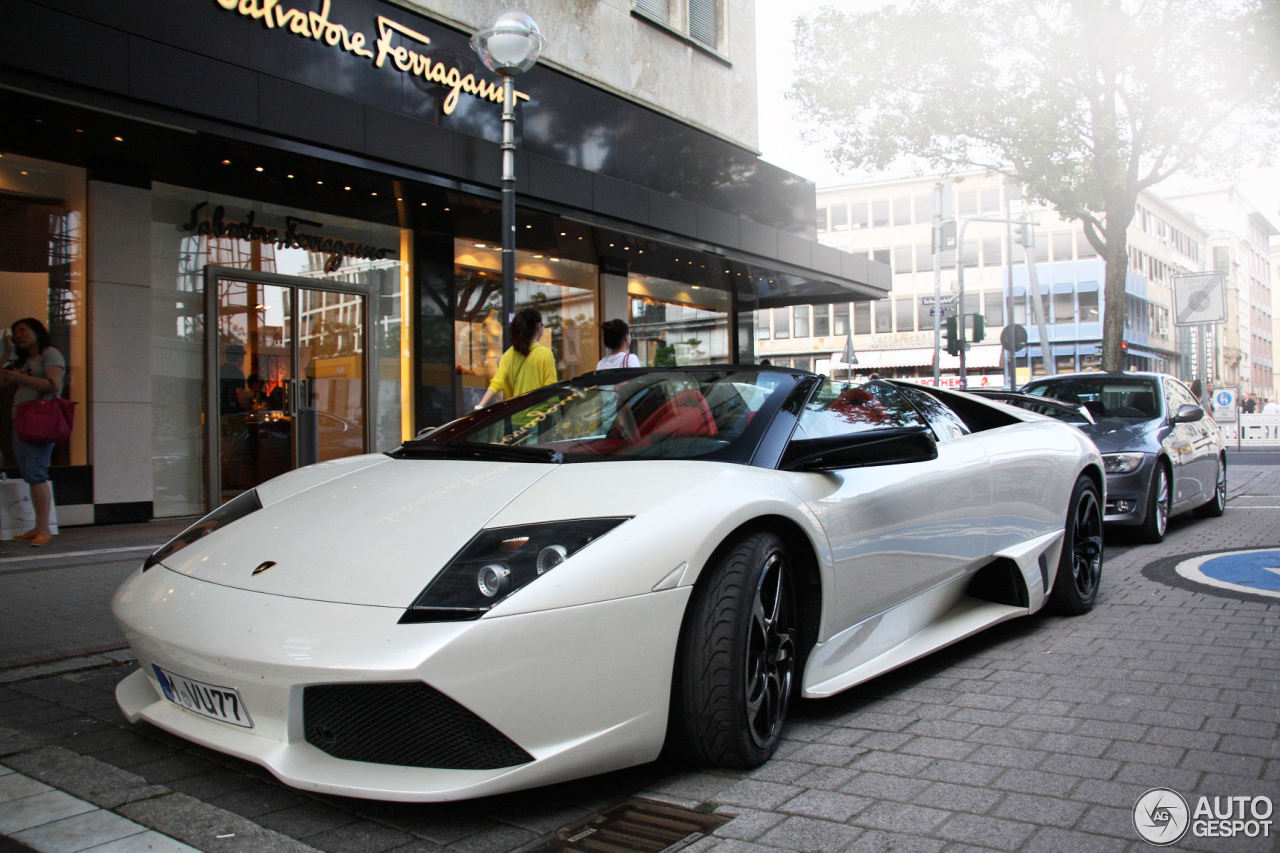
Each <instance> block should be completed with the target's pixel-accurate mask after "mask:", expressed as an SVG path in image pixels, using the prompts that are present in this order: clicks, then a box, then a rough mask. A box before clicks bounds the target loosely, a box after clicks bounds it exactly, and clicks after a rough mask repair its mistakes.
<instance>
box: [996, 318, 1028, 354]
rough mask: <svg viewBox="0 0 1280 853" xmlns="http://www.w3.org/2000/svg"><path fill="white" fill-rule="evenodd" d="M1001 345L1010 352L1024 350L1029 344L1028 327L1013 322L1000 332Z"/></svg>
mask: <svg viewBox="0 0 1280 853" xmlns="http://www.w3.org/2000/svg"><path fill="white" fill-rule="evenodd" d="M1000 346H1002V347H1004V348H1005V349H1007V350H1008V351H1009V352H1022V350H1024V349H1026V346H1027V327H1026V326H1019V325H1017V324H1011V325H1008V326H1005V327H1004V330H1003V331H1001V332H1000Z"/></svg>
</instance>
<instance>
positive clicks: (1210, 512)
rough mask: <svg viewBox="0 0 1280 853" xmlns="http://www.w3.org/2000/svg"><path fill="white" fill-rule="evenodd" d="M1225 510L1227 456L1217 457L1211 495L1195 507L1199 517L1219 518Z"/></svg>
mask: <svg viewBox="0 0 1280 853" xmlns="http://www.w3.org/2000/svg"><path fill="white" fill-rule="evenodd" d="M1226 511H1227V457H1225V456H1220V457H1218V473H1217V475H1216V476H1215V477H1214V483H1213V497H1211V498H1209V500H1208V502H1207V503H1204V504H1202V505H1201V506H1198V507H1196V515H1198V516H1200V517H1201V518H1220V517H1221V516H1222V514H1223V513H1224V512H1226Z"/></svg>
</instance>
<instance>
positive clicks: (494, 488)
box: [164, 456, 557, 607]
mask: <svg viewBox="0 0 1280 853" xmlns="http://www.w3.org/2000/svg"><path fill="white" fill-rule="evenodd" d="M374 459H375V461H372V462H369V463H368V464H363V465H351V466H347V467H339V468H337V469H327V470H325V469H324V466H313V467H312V468H304V469H301V470H300V471H298V472H296V474H286V475H285V476H284V477H281V478H278V479H276V480H271V481H268V482H267V483H264V484H263V485H262V486H261V487H259V492H260V495H261V497H262V503H263V508H262V509H260V510H257V511H256V512H252V513H250V514H249V515H247V516H244V517H243V518H241V519H239V520H237V521H235V522H232V523H231V524H229V525H227V526H225V527H223V528H221V529H220V530H218V531H216V532H214V533H213V534H211V535H209V536H206V537H204V538H203V539H200V540H198V541H197V542H195V543H194V544H192V545H189V546H187V547H186V548H183V549H181V550H179V551H177V552H176V553H174V554H172V555H171V556H169V557H166V558H165V559H164V565H165V566H166V567H168V568H170V569H172V570H173V571H176V572H181V573H182V574H185V575H189V576H191V577H194V578H198V579H200V580H205V581H209V582H212V583H217V584H222V585H224V586H230V587H236V588H239V589H245V590H252V591H254V592H262V593H267V594H271V595H284V596H290V597H295V598H306V599H313V600H319V601H337V602H346V603H350V604H369V605H375V606H388V607H406V606H408V605H409V603H410V602H411V601H412V600H413V598H414V597H415V596H416V595H417V594H418V593H419V592H421V591H422V588H423V587H424V586H426V583H427V582H428V581H429V580H431V578H433V577H434V576H435V574H436V573H437V572H438V571H439V570H440V569H441V568H442V567H443V566H444V564H445V563H446V562H447V561H448V560H449V558H450V557H452V556H453V555H454V554H456V553H457V552H458V551H459V550H461V548H462V546H463V545H465V544H466V543H467V542H468V541H469V540H470V539H471V537H472V536H474V535H475V534H476V532H478V531H479V530H480V529H481V528H483V527H485V525H486V524H488V522H489V520H490V519H491V518H493V516H494V515H495V513H497V512H499V511H500V510H501V509H502V508H503V507H504V506H505V505H506V504H508V503H509V502H510V501H511V500H512V499H514V498H515V497H516V496H518V495H519V494H521V493H522V492H524V491H525V490H527V489H528V488H529V487H530V486H531V485H532V484H534V483H536V482H537V481H538V480H539V479H541V478H543V477H545V476H546V475H547V474H549V473H551V472H552V471H554V470H555V469H556V467H557V466H555V465H543V464H527V463H510V462H477V461H451V460H430V461H417V460H393V459H390V458H388V457H385V456H383V457H381V459H380V460H378V459H377V458H376V457H375V458H374ZM268 562H270V563H272V565H270V566H269V567H267V568H265V569H263V568H262V567H263V566H266V564H267V563H268ZM255 570H257V574H254V572H255Z"/></svg>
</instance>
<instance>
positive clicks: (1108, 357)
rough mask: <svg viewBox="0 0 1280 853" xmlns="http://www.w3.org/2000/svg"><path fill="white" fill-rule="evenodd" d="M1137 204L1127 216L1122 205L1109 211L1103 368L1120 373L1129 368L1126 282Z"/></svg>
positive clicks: (1104, 254) (1103, 326) (1104, 255)
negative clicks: (1126, 336) (1126, 346)
mask: <svg viewBox="0 0 1280 853" xmlns="http://www.w3.org/2000/svg"><path fill="white" fill-rule="evenodd" d="M1135 203H1136V202H1135ZM1135 203H1130V204H1129V206H1128V209H1127V211H1125V212H1124V213H1121V212H1120V210H1121V209H1123V208H1122V207H1121V206H1117V208H1118V209H1117V210H1111V209H1110V208H1111V207H1112V206H1111V205H1108V210H1107V212H1106V217H1107V220H1106V242H1107V245H1106V251H1105V252H1103V253H1102V259H1103V260H1104V261H1105V262H1106V265H1107V272H1106V285H1105V287H1104V288H1103V293H1104V299H1103V305H1102V369H1103V370H1110V371H1116V372H1119V371H1123V370H1124V368H1125V363H1124V360H1125V351H1124V346H1123V344H1124V324H1125V318H1126V317H1127V316H1128V314H1129V297H1128V294H1127V293H1126V291H1125V281H1126V279H1127V278H1128V276H1129V243H1128V239H1127V237H1128V229H1129V222H1130V221H1131V220H1132V219H1133V210H1134V204H1135Z"/></svg>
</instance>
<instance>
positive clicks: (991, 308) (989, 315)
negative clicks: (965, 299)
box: [982, 290, 1004, 329]
mask: <svg viewBox="0 0 1280 853" xmlns="http://www.w3.org/2000/svg"><path fill="white" fill-rule="evenodd" d="M982 301H983V303H984V308H985V310H984V311H983V318H984V319H985V320H986V322H987V326H988V327H989V328H993V329H994V328H996V327H998V326H1003V325H1004V294H1003V293H1001V292H1000V291H998V290H988V291H987V292H986V293H984V294H982Z"/></svg>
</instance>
